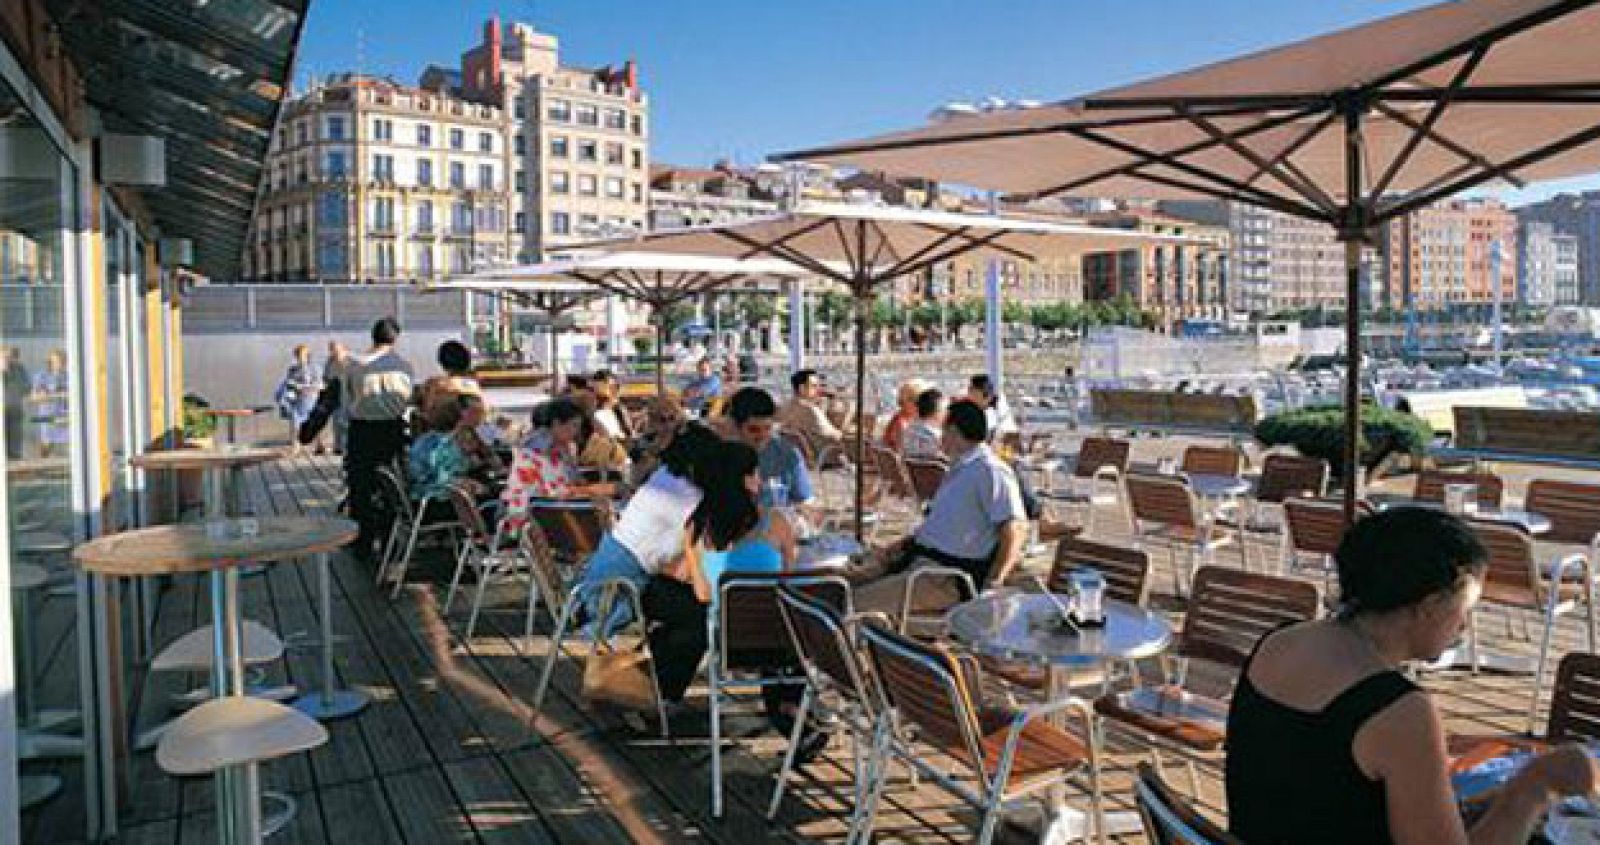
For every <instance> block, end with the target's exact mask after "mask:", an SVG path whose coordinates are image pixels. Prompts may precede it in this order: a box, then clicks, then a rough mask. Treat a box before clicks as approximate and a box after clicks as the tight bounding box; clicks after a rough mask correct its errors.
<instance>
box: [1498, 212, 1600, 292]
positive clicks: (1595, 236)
mask: <svg viewBox="0 0 1600 845" xmlns="http://www.w3.org/2000/svg"><path fill="white" fill-rule="evenodd" d="M1517 219H1518V220H1520V221H1522V223H1524V224H1527V223H1529V222H1542V223H1549V224H1550V225H1551V226H1552V227H1553V228H1554V229H1555V232H1556V234H1558V235H1567V236H1570V237H1573V238H1576V239H1577V244H1576V246H1577V252H1578V255H1577V259H1578V299H1577V303H1576V304H1579V305H1591V306H1592V305H1600V191H1584V192H1583V193H1581V194H1558V195H1557V196H1554V197H1551V198H1550V199H1547V200H1545V201H1544V202H1537V203H1533V204H1532V205H1525V206H1522V207H1521V208H1518V209H1517Z"/></svg>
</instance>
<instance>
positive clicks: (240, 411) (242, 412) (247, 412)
mask: <svg viewBox="0 0 1600 845" xmlns="http://www.w3.org/2000/svg"><path fill="white" fill-rule="evenodd" d="M258 413H261V412H260V411H259V410H257V409H256V408H207V409H206V414H207V415H208V416H213V417H253V416H255V415H256V414H258Z"/></svg>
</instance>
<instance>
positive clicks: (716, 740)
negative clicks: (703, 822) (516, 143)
mask: <svg viewBox="0 0 1600 845" xmlns="http://www.w3.org/2000/svg"><path fill="white" fill-rule="evenodd" d="M713 649H715V645H713ZM710 657H711V666H710V667H709V672H708V674H709V675H710V676H711V677H710V681H711V817H712V818H714V819H720V818H722V677H721V675H719V674H718V673H717V662H718V658H717V654H716V652H715V650H713V652H712V654H711V655H710Z"/></svg>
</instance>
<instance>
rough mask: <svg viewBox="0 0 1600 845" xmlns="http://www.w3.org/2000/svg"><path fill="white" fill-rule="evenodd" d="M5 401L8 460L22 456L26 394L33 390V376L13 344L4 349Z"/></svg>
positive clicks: (24, 440) (25, 436)
mask: <svg viewBox="0 0 1600 845" xmlns="http://www.w3.org/2000/svg"><path fill="white" fill-rule="evenodd" d="M4 378H5V401H6V409H5V410H6V457H7V458H8V459H10V460H13V461H15V460H19V459H21V458H22V445H23V443H25V442H27V436H28V432H27V431H25V430H24V428H23V425H24V421H25V420H26V419H27V418H28V414H27V405H28V395H29V394H30V393H32V391H33V376H31V375H29V374H28V368H27V367H26V366H23V363H22V350H21V349H18V348H17V347H15V346H13V347H11V348H10V349H9V350H7V351H6V365H5V376H4Z"/></svg>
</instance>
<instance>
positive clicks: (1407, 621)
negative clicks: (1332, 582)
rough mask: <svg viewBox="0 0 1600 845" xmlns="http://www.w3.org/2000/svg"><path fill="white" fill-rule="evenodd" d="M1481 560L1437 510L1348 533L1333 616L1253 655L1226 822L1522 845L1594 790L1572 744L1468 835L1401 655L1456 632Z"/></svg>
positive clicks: (1541, 761) (1473, 596) (1234, 724)
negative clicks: (1565, 801) (1565, 803)
mask: <svg viewBox="0 0 1600 845" xmlns="http://www.w3.org/2000/svg"><path fill="white" fill-rule="evenodd" d="M1486 557H1487V554H1486V552H1485V550H1484V548H1483V546H1482V544H1480V543H1479V542H1478V540H1477V538H1476V537H1475V536H1474V535H1473V533H1472V531H1471V529H1470V528H1469V527H1468V526H1467V525H1466V524H1465V523H1463V522H1461V521H1460V520H1458V519H1456V518H1455V517H1452V516H1449V515H1447V514H1444V513H1441V512H1439V511H1436V510H1431V509H1423V508H1398V509H1393V510H1389V511H1386V512H1384V513H1382V514H1379V515H1377V516H1372V517H1368V518H1367V519H1364V520H1362V521H1361V522H1360V523H1358V524H1357V525H1356V526H1355V528H1353V529H1352V530H1351V531H1350V532H1348V533H1347V534H1346V536H1345V538H1344V541H1343V542H1342V543H1341V544H1340V547H1339V551H1338V553H1337V554H1336V555H1335V560H1336V562H1337V564H1338V569H1339V584H1340V591H1341V601H1342V608H1341V611H1340V613H1339V614H1338V615H1337V617H1336V618H1333V619H1327V620H1322V621H1317V622H1308V623H1304V624H1300V625H1295V626H1292V627H1289V628H1285V629H1281V630H1279V631H1275V632H1273V633H1272V634H1269V635H1267V636H1266V637H1264V638H1262V640H1261V642H1259V643H1257V645H1256V650H1255V653H1253V654H1252V655H1251V657H1250V660H1249V661H1248V662H1246V664H1245V666H1244V669H1243V670H1242V671H1241V673H1240V676H1239V682H1238V686H1237V688H1236V689H1235V691H1234V695H1233V703H1232V706H1231V708H1230V710H1229V713H1228V742H1227V761H1226V785H1227V796H1228V827H1229V829H1230V830H1231V831H1232V833H1234V834H1235V835H1236V836H1238V837H1239V838H1240V839H1241V840H1243V841H1244V842H1246V843H1248V845H1269V843H1296V845H1301V844H1302V843H1304V844H1305V845H1317V843H1330V844H1331V843H1341V845H1354V844H1355V843H1390V842H1395V843H1403V845H1412V843H1419V845H1420V843H1428V845H1436V843H1467V842H1472V843H1490V842H1492V843H1513V842H1516V843H1522V842H1526V841H1527V840H1528V837H1529V835H1530V834H1531V833H1532V831H1533V829H1534V827H1535V825H1536V824H1537V823H1538V820H1539V817H1540V815H1541V814H1542V813H1543V811H1544V810H1545V808H1546V807H1547V806H1548V805H1549V803H1550V801H1551V800H1552V799H1553V797H1555V796H1558V795H1567V794H1576V793H1585V792H1592V791H1593V790H1594V788H1595V785H1596V783H1597V781H1600V775H1597V772H1596V769H1595V767H1594V765H1593V764H1592V763H1591V762H1590V761H1589V758H1588V757H1587V755H1586V754H1584V752H1583V751H1582V749H1579V748H1576V747H1566V748H1562V749H1558V750H1556V751H1553V752H1551V753H1549V754H1546V755H1544V756H1542V757H1540V758H1538V759H1536V760H1534V761H1533V762H1532V763H1530V764H1529V765H1528V766H1527V768H1525V769H1524V770H1523V771H1522V773H1521V774H1519V775H1518V776H1516V777H1514V778H1513V779H1512V780H1511V781H1510V782H1509V783H1508V784H1507V785H1506V787H1505V788H1504V789H1503V790H1502V794H1501V797H1500V798H1499V799H1498V800H1497V801H1496V802H1495V803H1494V804H1493V805H1492V806H1491V807H1490V809H1489V811H1488V812H1487V813H1485V814H1484V816H1483V817H1482V818H1480V819H1479V820H1478V822H1477V823H1476V824H1474V825H1473V827H1472V830H1471V831H1470V832H1469V831H1467V830H1466V829H1465V826H1464V824H1463V822H1462V820H1461V817H1460V816H1459V814H1458V813H1457V811H1456V807H1455V802H1454V799H1453V795H1452V793H1451V790H1450V782H1449V774H1448V767H1449V760H1448V757H1447V756H1446V753H1445V743H1444V730H1443V726H1442V725H1441V723H1440V721H1439V716H1438V713H1437V712H1436V711H1435V710H1434V709H1433V705H1432V703H1431V702H1430V701H1429V700H1428V697H1427V695H1426V693H1425V692H1424V691H1422V690H1421V688H1419V687H1418V686H1417V685H1415V684H1413V683H1412V682H1411V681H1410V680H1409V679H1408V678H1407V677H1406V676H1405V675H1403V674H1401V672H1400V671H1399V668H1400V666H1401V664H1403V663H1405V662H1407V661H1411V660H1429V659H1432V658H1435V657H1437V656H1438V655H1439V653H1440V652H1442V651H1443V650H1444V649H1445V648H1446V647H1448V646H1449V645H1450V644H1451V643H1452V642H1454V641H1455V639H1456V638H1457V637H1458V636H1459V635H1460V633H1461V631H1462V629H1463V628H1464V626H1465V624H1466V620H1467V617H1468V614H1469V613H1470V612H1471V609H1472V605H1473V604H1474V603H1475V602H1476V601H1477V598H1478V593H1479V591H1480V589H1481V584H1480V583H1479V582H1480V579H1481V577H1482V575H1483V572H1484V567H1485V559H1486Z"/></svg>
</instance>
